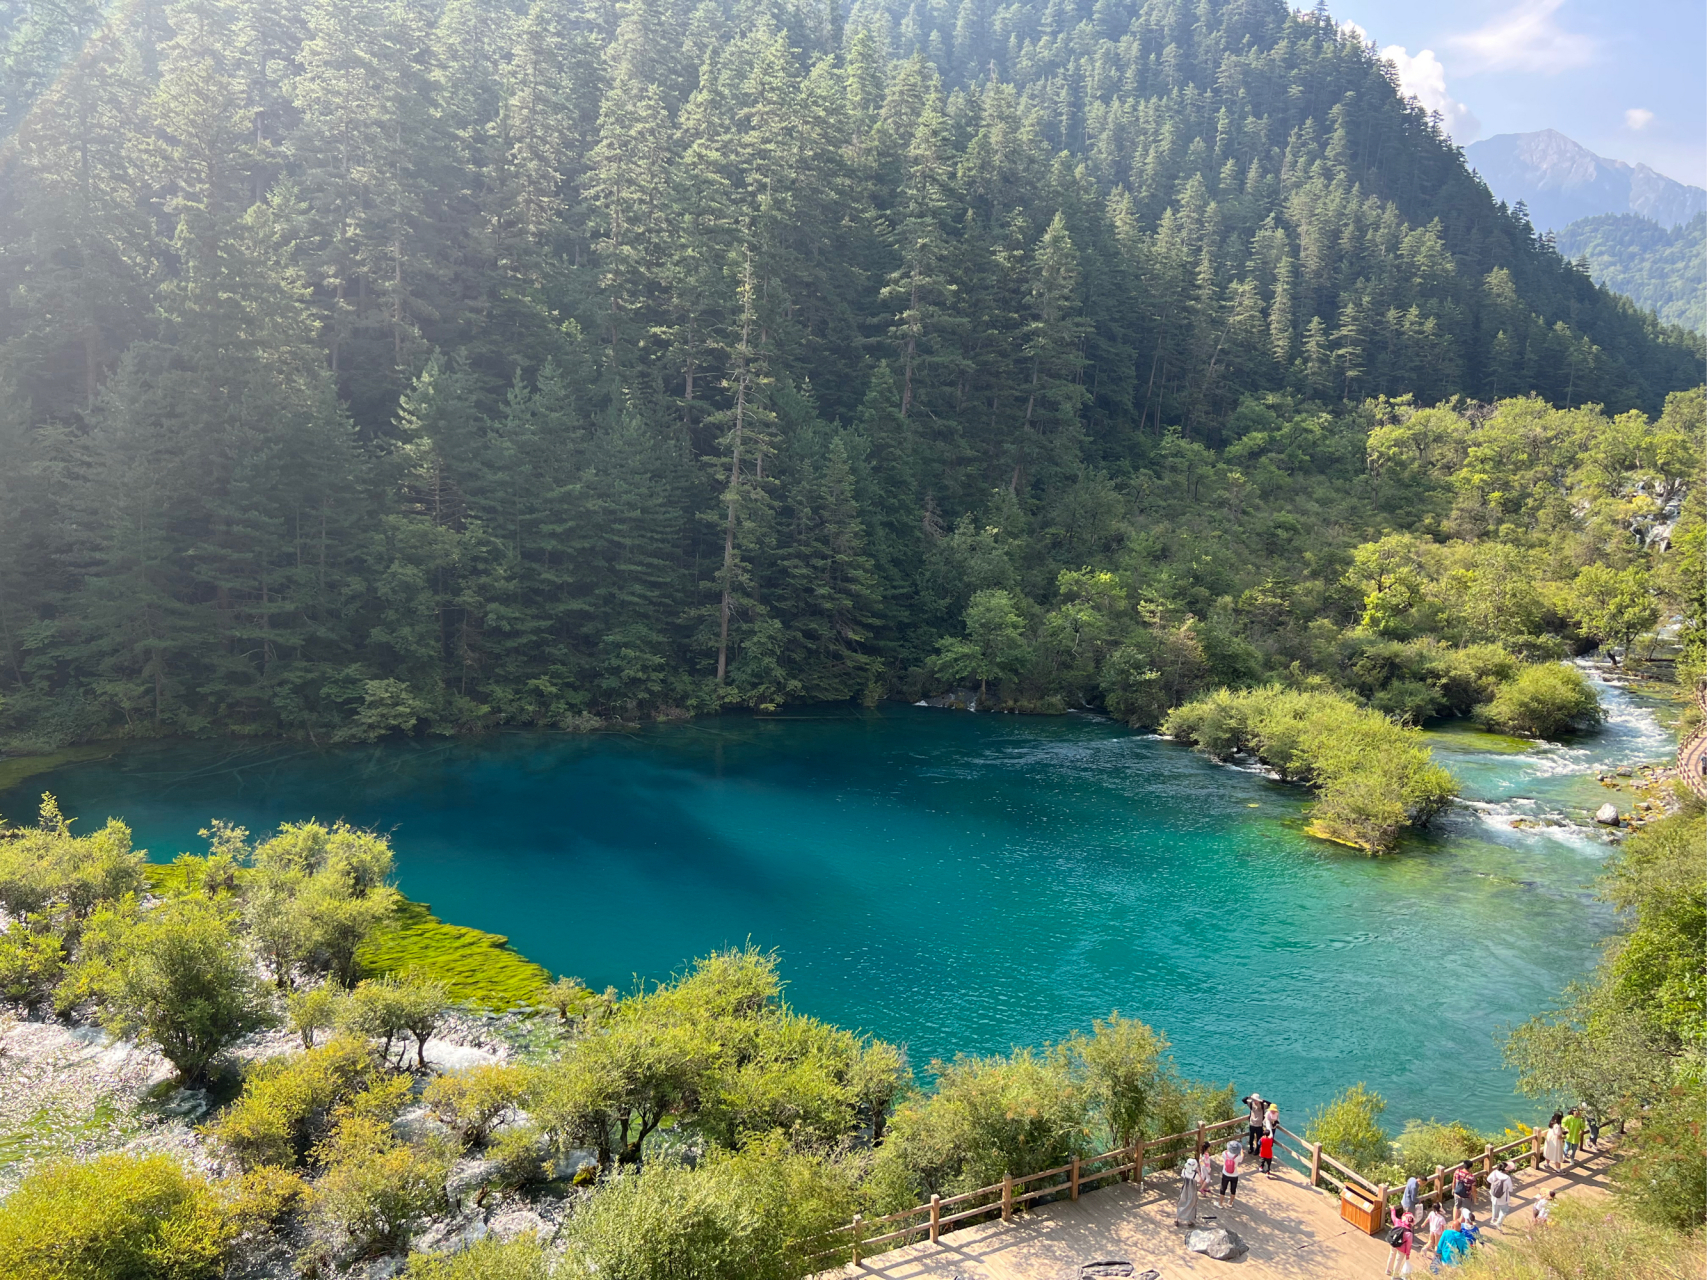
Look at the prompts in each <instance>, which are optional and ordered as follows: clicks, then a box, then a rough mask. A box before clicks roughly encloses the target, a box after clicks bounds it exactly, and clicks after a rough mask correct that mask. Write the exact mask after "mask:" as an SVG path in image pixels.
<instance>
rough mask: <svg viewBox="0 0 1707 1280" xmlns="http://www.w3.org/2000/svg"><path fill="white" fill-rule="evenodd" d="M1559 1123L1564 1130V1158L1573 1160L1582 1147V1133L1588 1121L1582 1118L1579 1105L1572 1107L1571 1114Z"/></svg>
mask: <svg viewBox="0 0 1707 1280" xmlns="http://www.w3.org/2000/svg"><path fill="white" fill-rule="evenodd" d="M1560 1123H1561V1125H1562V1127H1563V1128H1564V1130H1565V1159H1567V1160H1575V1159H1576V1158H1577V1153H1578V1152H1579V1151H1581V1150H1582V1149H1583V1133H1584V1131H1585V1130H1586V1129H1587V1128H1588V1121H1587V1120H1584V1119H1583V1113H1582V1109H1581V1108H1580V1107H1572V1108H1571V1114H1570V1115H1568V1116H1566V1117H1565V1118H1564V1120H1563V1121H1561V1122H1560Z"/></svg>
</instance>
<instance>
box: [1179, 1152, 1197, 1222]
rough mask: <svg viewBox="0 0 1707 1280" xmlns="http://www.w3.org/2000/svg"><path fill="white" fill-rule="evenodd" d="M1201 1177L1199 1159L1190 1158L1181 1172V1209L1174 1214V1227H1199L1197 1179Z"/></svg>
mask: <svg viewBox="0 0 1707 1280" xmlns="http://www.w3.org/2000/svg"><path fill="white" fill-rule="evenodd" d="M1199 1175H1200V1170H1199V1168H1198V1163H1197V1157H1196V1156H1188V1157H1187V1158H1186V1162H1185V1168H1183V1169H1181V1170H1180V1178H1179V1208H1178V1209H1177V1210H1176V1211H1175V1212H1174V1226H1176V1227H1195V1226H1196V1225H1197V1179H1198V1177H1199Z"/></svg>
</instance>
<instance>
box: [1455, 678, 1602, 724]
mask: <svg viewBox="0 0 1707 1280" xmlns="http://www.w3.org/2000/svg"><path fill="white" fill-rule="evenodd" d="M1476 718H1477V719H1478V720H1479V721H1480V722H1481V723H1482V724H1484V725H1486V726H1487V727H1488V728H1490V729H1494V730H1497V731H1498V732H1500V733H1510V734H1516V735H1517V736H1519V737H1523V738H1556V737H1558V736H1560V735H1561V734H1565V733H1572V732H1581V731H1584V730H1587V729H1592V728H1594V727H1595V726H1596V725H1598V724H1599V723H1600V719H1601V709H1600V699H1599V698H1597V697H1596V696H1595V693H1594V689H1593V688H1592V687H1591V686H1590V685H1589V682H1588V681H1587V680H1585V679H1584V678H1583V674H1582V672H1580V671H1578V670H1577V669H1576V668H1575V667H1567V666H1565V665H1564V664H1563V663H1557V662H1552V663H1542V664H1538V665H1536V666H1531V667H1525V668H1524V669H1523V670H1522V671H1521V672H1519V673H1518V675H1517V676H1516V678H1515V679H1512V680H1510V681H1508V682H1507V683H1505V684H1503V685H1501V686H1500V689H1499V692H1498V693H1496V694H1495V695H1494V697H1493V701H1491V702H1489V703H1488V704H1487V705H1486V706H1484V707H1482V708H1481V710H1479V711H1478V712H1477V713H1476Z"/></svg>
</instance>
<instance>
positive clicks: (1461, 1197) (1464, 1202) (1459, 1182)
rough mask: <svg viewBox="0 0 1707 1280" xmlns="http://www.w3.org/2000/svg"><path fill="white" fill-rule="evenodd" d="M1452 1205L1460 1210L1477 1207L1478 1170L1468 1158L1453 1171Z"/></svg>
mask: <svg viewBox="0 0 1707 1280" xmlns="http://www.w3.org/2000/svg"><path fill="white" fill-rule="evenodd" d="M1452 1207H1453V1208H1454V1209H1456V1210H1459V1211H1465V1210H1470V1209H1474V1208H1475V1207H1476V1171H1475V1170H1474V1169H1472V1168H1471V1167H1470V1162H1469V1161H1468V1160H1466V1161H1464V1163H1463V1164H1461V1165H1459V1166H1458V1167H1457V1168H1456V1169H1454V1170H1453V1171H1452Z"/></svg>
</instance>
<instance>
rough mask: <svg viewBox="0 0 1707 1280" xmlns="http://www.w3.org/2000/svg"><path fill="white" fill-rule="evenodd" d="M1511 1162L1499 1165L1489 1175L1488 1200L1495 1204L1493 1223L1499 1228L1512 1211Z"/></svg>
mask: <svg viewBox="0 0 1707 1280" xmlns="http://www.w3.org/2000/svg"><path fill="white" fill-rule="evenodd" d="M1511 1188H1512V1180H1511V1162H1510V1161H1507V1162H1506V1163H1505V1164H1502V1165H1500V1166H1499V1168H1497V1169H1495V1170H1494V1171H1493V1172H1492V1173H1490V1174H1489V1175H1488V1200H1489V1202H1490V1203H1491V1204H1492V1205H1493V1216H1492V1225H1493V1226H1494V1227H1495V1228H1498V1227H1499V1225H1500V1223H1502V1222H1504V1221H1505V1216H1506V1214H1508V1213H1510V1212H1511Z"/></svg>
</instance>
